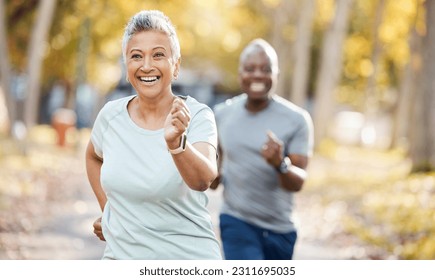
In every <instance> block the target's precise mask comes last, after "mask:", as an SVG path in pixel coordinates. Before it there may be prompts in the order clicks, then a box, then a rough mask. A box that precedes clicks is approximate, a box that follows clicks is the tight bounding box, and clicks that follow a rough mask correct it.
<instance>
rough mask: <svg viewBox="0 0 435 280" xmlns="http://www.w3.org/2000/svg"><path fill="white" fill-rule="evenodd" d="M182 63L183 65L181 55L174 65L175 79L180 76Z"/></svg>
mask: <svg viewBox="0 0 435 280" xmlns="http://www.w3.org/2000/svg"><path fill="white" fill-rule="evenodd" d="M180 65H181V57H180V58H179V59H178V60H177V62H175V65H174V74H173V79H174V80H176V79H177V78H178V74H179V73H180Z"/></svg>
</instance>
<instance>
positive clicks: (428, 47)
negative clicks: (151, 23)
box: [0, 0, 435, 259]
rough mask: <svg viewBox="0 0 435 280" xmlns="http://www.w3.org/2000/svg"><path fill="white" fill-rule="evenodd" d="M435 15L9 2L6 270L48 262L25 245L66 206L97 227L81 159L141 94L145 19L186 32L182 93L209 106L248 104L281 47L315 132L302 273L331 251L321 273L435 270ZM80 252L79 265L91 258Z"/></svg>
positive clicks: (2, 176)
mask: <svg viewBox="0 0 435 280" xmlns="http://www.w3.org/2000/svg"><path fill="white" fill-rule="evenodd" d="M434 2H435V1H430V0H426V1H425V0H335V1H334V0H252V1H249V0H207V1H201V0H171V1H169V0H168V1H163V0H160V1H158V0H154V1H139V0H137V1H118V0H76V1H67V0H58V1H56V0H0V66H1V72H0V78H1V82H2V83H1V87H0V142H1V147H0V259H1V258H4V259H10V258H30V259H32V258H46V257H47V256H46V255H38V254H37V253H35V251H32V249H29V248H31V246H30V245H29V244H31V240H30V239H26V238H30V236H35V235H38V234H39V233H40V232H41V231H44V230H45V229H46V228H47V225H50V223H51V222H50V221H51V220H50V219H48V218H47V217H51V216H53V215H54V213H58V212H59V211H57V210H53V207H59V205H58V203H61V204H62V203H64V202H65V201H70V203H71V205H70V206H71V209H73V210H72V212H73V214H72V213H68V215H73V216H74V217H76V218H77V217H83V215H89V217H88V216H86V219H89V221H88V220H86V219H85V220H86V221H87V222H88V224H89V222H90V221H91V220H92V219H93V218H94V216H95V218H96V215H98V211H96V212H90V211H91V210H90V209H94V208H93V207H94V203H95V207H96V206H97V203H96V200H95V201H94V200H92V199H93V198H92V194H91V193H90V187H89V186H88V183H87V181H86V175H85V173H84V167H83V165H84V162H83V149H84V147H85V145H86V143H87V141H88V137H89V131H90V128H91V127H92V124H93V121H94V119H95V116H96V114H97V112H98V111H99V109H100V108H101V106H102V105H103V104H104V103H105V102H107V101H108V100H112V99H115V98H119V97H121V96H126V95H130V94H134V92H133V90H132V89H131V87H130V86H129V85H128V83H127V82H126V81H125V73H124V70H123V64H122V61H121V36H122V34H123V28H124V26H125V24H126V22H127V21H128V19H129V18H130V17H131V16H132V15H134V14H135V13H136V12H138V11H139V10H142V9H159V10H162V11H163V12H164V13H165V14H166V15H168V16H169V18H170V19H171V20H172V22H173V24H174V25H175V26H176V28H177V33H178V37H179V40H180V44H181V55H182V69H181V73H180V79H179V80H178V81H177V83H176V84H174V91H176V92H178V93H180V94H189V95H191V96H193V97H195V98H196V99H198V100H199V101H201V102H204V103H206V104H208V105H209V106H210V107H213V106H214V105H215V104H217V103H219V102H222V101H224V100H225V99H227V98H229V97H231V96H234V95H237V94H240V90H239V86H238V84H237V65H238V57H239V54H240V52H241V50H242V49H243V47H244V46H245V45H246V44H247V43H248V42H249V41H251V40H252V39H254V38H258V37H261V38H264V39H266V40H268V41H269V42H270V43H271V44H272V45H273V46H274V47H275V48H276V50H277V52H278V56H279V65H280V81H279V86H278V94H279V95H281V96H283V97H285V98H287V99H289V100H290V101H292V102H294V103H295V104H297V105H299V106H302V107H304V108H306V109H307V110H308V111H309V112H310V114H311V115H312V117H313V120H314V128H315V147H316V150H315V151H316V152H315V155H314V157H313V159H312V160H311V163H310V169H309V176H310V177H309V181H308V183H307V184H306V186H305V188H304V190H303V191H302V192H301V193H299V194H298V199H299V203H298V209H299V212H300V216H301V218H300V221H301V225H300V226H301V234H300V235H301V238H300V240H301V241H300V243H301V245H300V246H305V247H300V248H299V249H298V250H299V251H298V252H299V257H300V258H310V257H311V258H316V255H315V253H313V254H314V255H313V254H308V253H307V254H305V255H304V252H303V250H304V249H307V248H311V247H316V246H317V245H319V246H318V247H322V246H324V247H328V246H332V249H331V252H332V251H333V252H335V253H331V254H329V255H320V256H319V255H317V258H321V257H322V256H323V257H325V258H357V259H361V258H362V259H364V258H366V259H367V258H382V259H386V258H392V259H435V226H434V225H435V214H434V213H435V175H434V166H435V145H434V143H435V113H434V111H435V110H433V109H434V108H435V98H434V96H435V84H434V83H433V81H435V32H434V30H435V16H434V15H435V4H434ZM57 188H59V189H57ZM211 195H212V197H213V198H215V199H217V200H218V199H219V196H218V195H216V193H214V194H211ZM89 197H91V198H90V199H88V198H89ZM59 200H60V201H61V202H56V201H59ZM64 200H65V201H64ZM35 201H36V204H35ZM65 203H66V202H65ZM14 205H18V208H17V209H19V210H13V206H14ZM52 205H55V206H52ZM213 205H214V204H213ZM213 207H215V206H213ZM216 207H218V206H216ZM56 209H58V208H56ZM212 211H217V208H216V209H212ZM60 212H62V211H60ZM74 213H75V214H74ZM59 215H60V214H59ZM40 216H44V218H45V219H44V221H39V220H38V219H36V217H40ZM54 216H56V215H54ZM56 217H58V215H57V216H56ZM46 219H47V221H45V220H46ZM83 219H84V218H83ZM83 219H82V220H83ZM216 222H217V221H216ZM90 223H91V222H90ZM91 224H92V223H91ZM84 231H85V232H84V233H83V234H85V236H87V234H91V231H89V232H86V231H88V229H86V230H84ZM17 233H19V236H21V237H20V238H21V239H20V238H18V239H17V238H14V237H13V236H17ZM81 238H82V237H77V236H73V240H75V241H74V242H72V243H71V244H76V245H71V246H72V247H71V248H70V250H71V251H73V250H79V251H80V252H82V251H83V250H85V249H86V247H87V245H85V244H87V243H86V242H87V241H83V240H82V239H81ZM66 240H68V239H66ZM65 242H67V241H65ZM93 242H96V241H95V240H94V241H93ZM77 244H79V245H77ZM304 244H305V245H304ZM310 244H311V245H312V246H311V247H310ZM313 244H314V245H313ZM327 244H328V245H327ZM331 244H332V245H331ZM307 246H308V247H307ZM67 251H68V250H67ZM296 255H297V256H298V253H296ZM94 257H95V256H89V255H85V254H81V255H75V256H74V257H72V256H71V255H61V256H60V257H59V258H94ZM52 258H54V257H52Z"/></svg>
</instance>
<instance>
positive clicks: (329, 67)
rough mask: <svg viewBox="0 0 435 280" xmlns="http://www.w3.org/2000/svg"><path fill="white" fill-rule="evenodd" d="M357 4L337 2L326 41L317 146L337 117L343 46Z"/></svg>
mask: <svg viewBox="0 0 435 280" xmlns="http://www.w3.org/2000/svg"><path fill="white" fill-rule="evenodd" d="M353 1H354V0H337V1H336V7H335V15H334V19H333V22H332V23H331V24H330V25H329V27H328V29H327V31H326V34H325V38H324V40H323V46H322V54H321V61H320V68H319V73H318V76H317V83H316V90H315V103H314V131H315V133H314V134H315V143H316V145H319V144H320V142H321V140H322V139H323V138H324V137H325V136H326V135H327V130H328V125H329V123H330V122H331V120H332V116H333V114H334V110H335V106H336V100H335V93H336V90H337V86H338V84H339V82H340V77H341V70H342V45H343V41H344V39H345V37H346V34H347V30H348V27H349V22H348V16H349V13H350V9H351V7H352V4H353Z"/></svg>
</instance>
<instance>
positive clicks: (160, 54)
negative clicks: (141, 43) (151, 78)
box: [154, 52, 165, 57]
mask: <svg viewBox="0 0 435 280" xmlns="http://www.w3.org/2000/svg"><path fill="white" fill-rule="evenodd" d="M164 56H165V54H164V53H161V52H158V53H155V54H154V57H164Z"/></svg>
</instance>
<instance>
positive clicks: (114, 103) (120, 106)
mask: <svg viewBox="0 0 435 280" xmlns="http://www.w3.org/2000/svg"><path fill="white" fill-rule="evenodd" d="M134 97H135V95H130V96H126V97H122V98H119V99H115V100H111V101H108V102H107V103H106V104H104V106H103V108H102V109H101V111H100V114H102V115H104V116H105V117H107V118H111V117H114V116H116V115H119V114H120V113H121V112H122V111H123V110H124V109H125V108H127V104H128V102H129V101H130V100H131V99H133V98H134Z"/></svg>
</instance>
